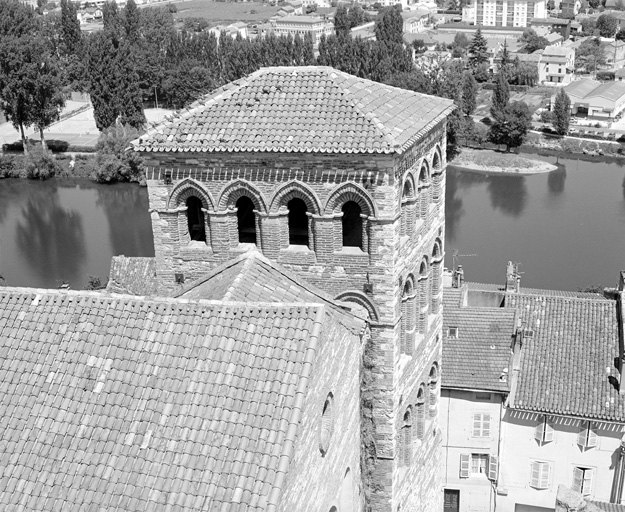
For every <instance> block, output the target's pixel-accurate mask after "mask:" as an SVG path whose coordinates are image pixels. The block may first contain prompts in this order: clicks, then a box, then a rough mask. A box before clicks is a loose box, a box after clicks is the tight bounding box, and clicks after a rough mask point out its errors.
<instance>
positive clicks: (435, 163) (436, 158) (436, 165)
mask: <svg viewBox="0 0 625 512" xmlns="http://www.w3.org/2000/svg"><path fill="white" fill-rule="evenodd" d="M432 170H433V172H434V173H435V174H438V173H439V172H441V171H442V170H443V156H442V154H441V148H440V146H439V145H438V144H437V145H436V147H435V148H434V155H433V156H432Z"/></svg>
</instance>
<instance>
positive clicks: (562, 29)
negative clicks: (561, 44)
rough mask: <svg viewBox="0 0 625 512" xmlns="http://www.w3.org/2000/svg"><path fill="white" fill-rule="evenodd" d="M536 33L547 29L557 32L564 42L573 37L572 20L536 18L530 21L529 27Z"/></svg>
mask: <svg viewBox="0 0 625 512" xmlns="http://www.w3.org/2000/svg"><path fill="white" fill-rule="evenodd" d="M528 26H530V27H531V28H533V29H535V30H536V31H538V30H540V29H541V28H546V29H548V30H549V31H550V32H557V33H558V34H560V35H561V36H562V39H563V40H565V41H566V40H567V39H568V38H569V36H570V35H571V20H570V19H564V18H553V17H544V16H543V17H535V18H533V19H531V20H530V22H529V25H528Z"/></svg>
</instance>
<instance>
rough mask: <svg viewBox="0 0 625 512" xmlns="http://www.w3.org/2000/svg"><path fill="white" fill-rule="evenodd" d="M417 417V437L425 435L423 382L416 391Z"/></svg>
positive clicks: (421, 437) (420, 437)
mask: <svg viewBox="0 0 625 512" xmlns="http://www.w3.org/2000/svg"><path fill="white" fill-rule="evenodd" d="M416 408H417V414H416V415H417V418H416V421H415V423H416V434H417V439H423V438H424V437H425V384H421V386H420V387H419V391H418V392H417V404H416Z"/></svg>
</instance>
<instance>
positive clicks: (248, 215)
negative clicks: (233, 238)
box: [236, 196, 256, 244]
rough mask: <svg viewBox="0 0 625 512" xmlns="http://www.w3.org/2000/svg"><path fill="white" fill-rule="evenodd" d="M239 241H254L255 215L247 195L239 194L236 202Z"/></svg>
mask: <svg viewBox="0 0 625 512" xmlns="http://www.w3.org/2000/svg"><path fill="white" fill-rule="evenodd" d="M236 207H237V221H238V229H239V242H240V243H242V244H255V243H256V216H255V215H254V203H253V202H252V200H251V199H250V198H249V197H247V196H241V197H240V198H239V200H238V201H237V203H236Z"/></svg>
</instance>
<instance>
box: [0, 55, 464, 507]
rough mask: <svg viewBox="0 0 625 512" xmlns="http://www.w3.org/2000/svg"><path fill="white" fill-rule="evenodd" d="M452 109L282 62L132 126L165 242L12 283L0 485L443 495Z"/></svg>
mask: <svg viewBox="0 0 625 512" xmlns="http://www.w3.org/2000/svg"><path fill="white" fill-rule="evenodd" d="M453 109H454V105H453V101H451V100H447V99H443V98H438V97H433V96H427V95H422V94H418V93H414V92H411V91H407V90H402V89H398V88H395V87H391V86H387V85H384V84H380V83H376V82H372V81H369V80H364V79H360V78H357V77H355V76H351V75H348V74H346V73H343V72H341V71H338V70H335V69H332V68H329V67H316V66H301V67H271V68H261V69H260V70H258V71H256V72H254V73H252V74H250V75H248V76H246V77H243V78H241V79H239V80H237V81H236V82H233V83H230V84H226V85H225V86H223V87H221V88H219V89H217V90H216V91H213V92H212V93H210V94H207V95H206V96H204V97H203V98H201V99H200V100H199V101H198V102H196V103H194V104H192V105H190V106H189V107H188V108H187V109H185V110H183V111H181V112H179V113H177V114H176V115H175V116H172V117H171V118H169V119H168V120H167V121H165V122H163V123H161V124H160V125H158V126H156V127H153V128H151V129H150V130H148V132H147V133H146V134H144V135H142V137H141V138H139V139H137V140H135V141H133V143H132V150H133V151H136V152H138V153H140V154H141V155H142V157H145V162H146V166H147V167H146V170H147V175H146V177H147V186H148V196H149V207H150V217H151V221H152V228H153V236H154V246H155V256H154V258H138V259H137V258H123V257H122V258H116V259H114V261H113V264H112V267H111V280H110V286H109V288H108V289H107V290H106V291H104V292H82V291H79V292H73V291H67V290H32V289H28V288H19V289H18V288H6V287H5V288H2V289H0V318H1V319H2V321H0V350H1V351H2V354H3V357H2V358H0V389H2V394H0V418H3V420H5V421H2V422H0V436H1V437H0V439H1V442H0V450H2V457H0V474H1V475H2V484H3V485H2V486H0V508H1V509H3V510H56V509H58V510H64V511H69V512H73V511H78V510H83V509H87V508H93V509H96V508H97V509H106V508H110V509H117V510H141V511H148V510H149V511H152V510H157V511H158V510H181V511H192V510H193V511H195V510H224V511H225V510H228V511H229V510H246V511H258V512H261V511H269V512H282V511H284V512H286V511H291V510H298V511H304V512H329V511H331V512H338V511H340V512H345V511H347V512H361V511H362V510H365V509H372V510H376V511H381V512H395V511H396V510H398V509H399V508H401V510H414V511H417V512H434V511H438V510H440V508H441V507H442V504H443V493H442V492H441V478H442V466H443V463H442V461H443V457H442V451H441V436H440V435H439V424H438V407H439V402H440V360H441V343H440V340H441V329H442V286H441V283H442V271H443V257H444V252H443V247H444V246H443V240H442V238H443V236H442V234H443V233H444V222H445V220H444V206H443V201H444V190H445V166H446V160H445V155H446V153H445V137H446V135H445V133H446V120H447V116H448V115H449V114H450V113H451V112H452V111H453ZM198 150H199V151H198ZM391 239H394V240H395V242H394V243H393V244H392V245H390V246H389V245H386V244H388V242H389V240H391ZM382 247H386V249H384V250H380V248H382ZM287 267H288V268H287ZM400 276H401V280H400V279H399V277H400Z"/></svg>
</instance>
